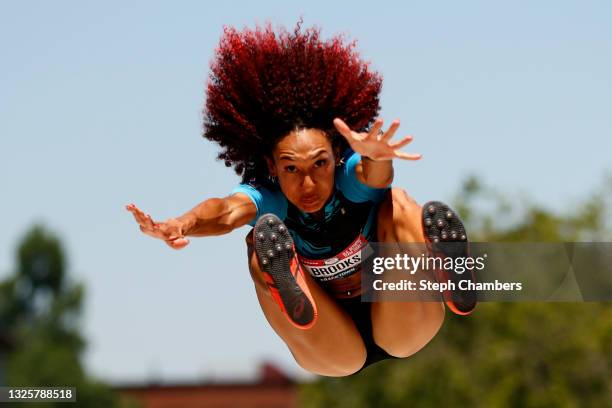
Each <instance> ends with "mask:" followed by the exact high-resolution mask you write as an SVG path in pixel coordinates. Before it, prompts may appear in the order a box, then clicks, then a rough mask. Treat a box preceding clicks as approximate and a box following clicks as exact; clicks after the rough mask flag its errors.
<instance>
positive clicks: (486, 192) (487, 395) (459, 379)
mask: <svg viewBox="0 0 612 408" xmlns="http://www.w3.org/2000/svg"><path fill="white" fill-rule="evenodd" d="M610 181H612V180H608V184H606V186H605V188H603V189H602V190H601V192H600V193H598V194H595V195H593V196H592V197H590V198H588V199H586V200H585V201H584V202H582V203H579V204H578V205H576V206H575V210H574V211H573V212H571V213H569V214H565V215H559V214H555V213H554V212H552V211H550V210H548V209H546V208H542V207H541V206H537V205H533V204H529V203H525V201H524V200H523V201H522V202H520V203H518V204H516V203H512V202H511V201H510V200H508V199H507V198H505V197H504V196H503V195H501V194H499V193H498V192H496V191H494V190H492V189H490V188H488V187H486V186H483V185H481V183H479V182H478V180H476V179H475V178H471V179H469V180H468V181H467V182H466V183H465V185H464V187H463V189H462V190H461V192H460V193H459V194H458V196H457V198H456V200H455V207H456V208H457V209H458V210H459V212H460V213H461V214H462V217H463V218H464V220H465V221H466V223H467V225H468V227H469V231H470V235H471V238H472V239H473V240H476V241H489V242H538V241H539V242H543V241H557V242H567V241H596V240H609V239H610V228H609V226H607V225H606V220H607V219H608V218H609V215H610V214H609V209H610V201H609V199H610V196H611V195H610V191H612V189H611V187H612V182H610ZM510 203H512V205H511V204H510ZM302 402H303V406H305V407H309V408H314V407H351V408H359V407H436V406H441V407H611V406H612V305H610V304H606V303H481V304H480V305H478V308H477V309H476V311H475V312H474V314H473V315H471V316H469V317H460V316H456V315H453V314H451V313H447V314H446V320H445V324H444V325H443V327H442V329H441V330H440V332H439V333H438V335H437V336H436V337H435V338H434V339H433V340H432V341H431V342H430V343H429V344H428V345H427V346H426V347H425V348H424V349H423V350H421V351H420V352H418V353H417V354H415V355H414V356H412V357H410V358H407V359H403V360H396V361H389V360H387V361H383V362H380V363H377V364H375V365H373V366H370V367H369V368H367V369H365V370H364V371H363V372H361V373H359V374H357V375H353V376H349V377H345V378H320V379H318V380H316V381H314V382H312V383H308V384H305V385H304V386H303V388H302Z"/></svg>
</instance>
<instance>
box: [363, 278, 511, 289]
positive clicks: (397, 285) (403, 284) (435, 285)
mask: <svg viewBox="0 0 612 408" xmlns="http://www.w3.org/2000/svg"><path fill="white" fill-rule="evenodd" d="M372 287H373V289H374V290H376V291H428V292H445V291H447V290H477V291H521V290H523V284H522V283H521V282H500V281H498V280H497V279H496V280H495V282H472V281H471V280H469V279H463V280H459V281H457V282H453V281H451V280H448V281H442V282H432V281H430V280H427V279H421V280H419V281H418V282H415V281H411V280H408V279H402V280H400V281H398V282H384V281H383V280H382V279H376V280H374V281H373V282H372Z"/></svg>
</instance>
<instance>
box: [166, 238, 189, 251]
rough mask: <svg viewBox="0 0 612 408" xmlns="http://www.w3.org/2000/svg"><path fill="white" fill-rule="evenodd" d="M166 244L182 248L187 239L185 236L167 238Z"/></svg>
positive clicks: (187, 241) (187, 242)
mask: <svg viewBox="0 0 612 408" xmlns="http://www.w3.org/2000/svg"><path fill="white" fill-rule="evenodd" d="M166 244H168V246H169V247H170V248H173V249H182V248H185V247H186V246H187V245H188V244H189V240H188V239H187V238H178V239H175V240H167V241H166Z"/></svg>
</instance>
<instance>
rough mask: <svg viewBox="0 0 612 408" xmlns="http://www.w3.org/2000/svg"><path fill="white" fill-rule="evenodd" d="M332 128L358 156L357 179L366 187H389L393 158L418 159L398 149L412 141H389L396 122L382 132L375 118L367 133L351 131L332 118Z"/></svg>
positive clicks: (395, 129)
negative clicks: (336, 130)
mask: <svg viewBox="0 0 612 408" xmlns="http://www.w3.org/2000/svg"><path fill="white" fill-rule="evenodd" d="M334 125H335V126H336V129H338V132H340V134H341V135H342V136H344V138H345V139H346V140H347V142H348V143H349V145H350V146H351V148H352V149H353V151H355V152H357V153H359V154H360V155H361V164H360V165H359V166H357V168H356V172H357V178H358V179H359V181H361V182H362V183H363V184H365V185H367V186H370V187H373V188H384V187H388V186H389V185H391V182H392V181H393V162H392V160H393V159H396V158H398V159H404V160H419V159H420V158H421V155H420V154H410V153H406V152H402V151H401V150H399V149H401V148H402V147H404V146H406V145H407V144H408V143H410V142H411V141H412V136H406V137H404V138H403V139H402V140H400V141H399V142H391V138H392V137H393V135H394V134H395V132H396V131H397V129H398V128H399V125H400V122H399V120H395V121H393V123H392V124H391V126H390V127H389V130H387V131H386V132H381V129H382V125H383V121H382V119H377V120H376V121H375V122H374V126H372V128H371V129H370V131H369V132H368V133H357V132H354V131H352V130H351V129H350V128H349V127H348V126H347V124H346V123H344V121H342V120H341V119H335V120H334Z"/></svg>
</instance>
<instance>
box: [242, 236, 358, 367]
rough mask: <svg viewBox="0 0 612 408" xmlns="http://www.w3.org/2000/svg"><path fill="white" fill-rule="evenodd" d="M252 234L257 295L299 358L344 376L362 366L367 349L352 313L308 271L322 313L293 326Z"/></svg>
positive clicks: (251, 254) (251, 258) (250, 249)
mask: <svg viewBox="0 0 612 408" xmlns="http://www.w3.org/2000/svg"><path fill="white" fill-rule="evenodd" d="M251 235H252V232H251V233H250V234H249V236H247V248H248V256H249V270H250V272H251V276H252V278H253V281H254V283H255V290H256V293H257V299H258V300H259V304H260V306H261V309H262V311H263V313H264V316H265V317H266V319H267V320H268V322H269V323H270V326H272V329H273V330H274V331H275V332H276V333H277V334H278V335H279V337H281V339H283V341H284V342H285V343H286V344H287V346H288V347H289V350H290V351H291V353H292V354H293V356H294V358H295V360H296V362H297V363H298V364H299V365H300V366H302V367H303V368H304V369H306V370H308V371H310V372H313V373H315V374H320V375H327V376H344V375H349V374H352V373H354V372H356V371H357V370H359V369H360V368H361V367H362V366H363V363H364V361H365V357H366V350H365V345H364V343H363V340H362V338H361V335H360V334H359V331H358V330H357V328H356V326H355V323H354V322H353V320H352V319H351V317H350V316H349V314H348V313H347V312H346V311H345V310H344V309H343V308H341V307H340V306H339V305H338V303H337V302H336V300H335V299H333V298H331V297H330V296H329V295H328V294H327V293H326V292H325V291H323V289H322V288H321V287H320V286H319V285H318V284H317V283H316V282H315V281H314V279H313V278H312V277H311V276H310V275H308V274H304V279H305V281H306V284H307V285H308V288H309V290H310V292H311V294H312V296H313V299H314V302H315V303H316V305H317V309H318V317H317V321H316V323H315V324H314V325H313V326H312V327H310V328H308V329H305V330H304V329H299V328H296V327H295V326H293V325H292V324H291V323H290V322H289V321H288V318H287V316H286V315H285V314H284V313H283V312H282V311H281V308H280V307H279V305H278V304H277V303H276V302H275V300H274V299H273V297H272V296H271V295H270V293H269V291H268V288H267V284H266V283H265V280H264V279H263V277H262V271H261V269H260V268H259V261H258V259H257V256H256V254H255V251H254V249H253V245H252V236H251ZM302 273H303V272H302Z"/></svg>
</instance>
